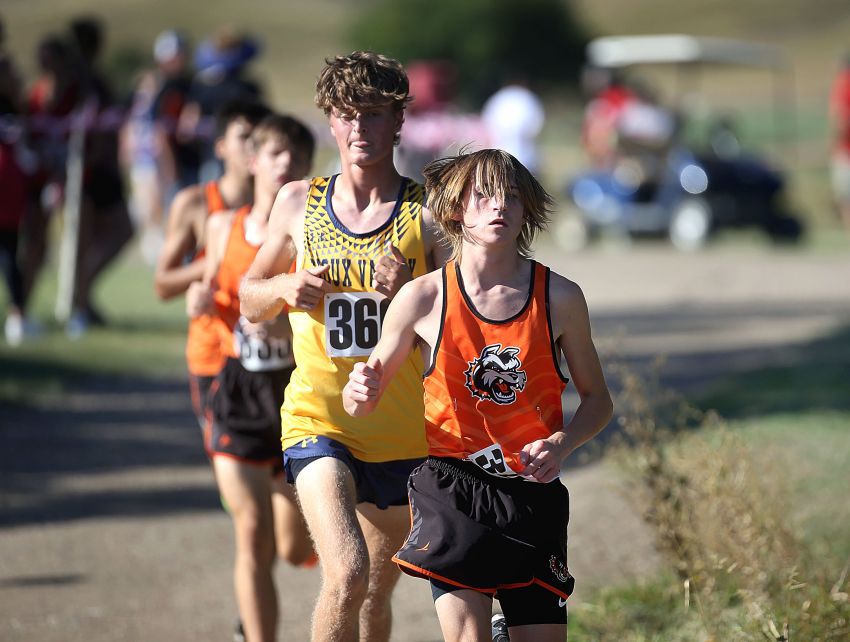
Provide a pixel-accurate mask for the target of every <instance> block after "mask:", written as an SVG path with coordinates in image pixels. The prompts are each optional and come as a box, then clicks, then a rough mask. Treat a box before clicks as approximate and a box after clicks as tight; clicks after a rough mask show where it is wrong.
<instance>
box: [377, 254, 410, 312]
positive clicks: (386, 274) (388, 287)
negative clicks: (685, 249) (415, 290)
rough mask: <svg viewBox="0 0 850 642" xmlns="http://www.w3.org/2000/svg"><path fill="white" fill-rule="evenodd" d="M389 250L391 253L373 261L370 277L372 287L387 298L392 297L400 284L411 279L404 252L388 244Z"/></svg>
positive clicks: (399, 287)
mask: <svg viewBox="0 0 850 642" xmlns="http://www.w3.org/2000/svg"><path fill="white" fill-rule="evenodd" d="M390 251H391V252H392V255H389V254H385V255H384V256H382V257H381V258H379V259H378V260H377V261H376V262H375V274H374V276H373V277H372V287H374V288H375V291H376V292H380V293H381V294H383V295H384V296H386V297H387V298H388V299H391V298H393V297H394V296H395V295H396V293H397V292H398V291H399V290H400V289H401V286H402V285H404V284H405V283H407V282H408V281H412V280H413V274H412V273H411V272H410V266H408V264H407V259H406V258H404V254H402V253H401V251H400V250H399V249H398V248H397V247H396V246H395V245H390Z"/></svg>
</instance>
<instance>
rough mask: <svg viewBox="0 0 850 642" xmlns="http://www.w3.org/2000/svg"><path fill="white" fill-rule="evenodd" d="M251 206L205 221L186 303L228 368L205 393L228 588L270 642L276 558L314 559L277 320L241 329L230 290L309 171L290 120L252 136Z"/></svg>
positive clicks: (307, 141)
mask: <svg viewBox="0 0 850 642" xmlns="http://www.w3.org/2000/svg"><path fill="white" fill-rule="evenodd" d="M251 143H252V150H253V151H252V156H251V161H250V163H251V171H252V173H253V175H254V204H253V206H249V205H245V206H243V207H241V208H239V209H238V210H236V211H235V212H230V213H225V214H220V215H218V216H214V217H212V218H210V219H209V220H208V222H207V230H206V231H207V256H206V259H205V262H206V266H205V273H204V279H203V283H204V286H206V288H207V289H206V290H205V291H202V290H201V288H197V289H195V290H193V291H192V292H190V293H189V295H188V297H187V304H188V307H189V310H190V312H191V313H194V314H198V313H200V312H202V311H205V310H207V309H209V306H210V304H214V310H215V312H214V314H215V316H216V318H217V320H218V321H219V322H220V326H221V328H220V329H221V330H223V331H224V334H223V337H224V339H223V352H224V353H225V354H226V356H227V361H226V362H225V365H224V367H223V369H222V371H221V372H220V373H219V375H218V376H217V377H216V379H215V382H214V383H213V387H212V392H211V400H210V407H211V415H212V422H211V425H210V426H209V427H208V435H207V449H208V452H209V453H210V455H211V457H212V460H213V467H214V469H215V476H216V482H217V483H218V487H219V491H220V492H221V495H222V497H223V498H224V500H225V502H227V506H228V508H229V512H230V515H231V517H232V518H233V525H234V529H235V533H236V564H235V569H234V582H235V586H236V598H237V602H238V605H239V615H240V619H241V622H242V627H243V629H244V632H245V637H246V639H247V640H250V641H251V642H259V641H263V640H267V641H273V640H275V639H276V637H275V634H276V627H277V613H278V608H277V595H276V592H275V586H274V580H273V577H272V567H273V564H274V559H275V549H277V551H276V552H277V555H278V556H280V557H282V558H284V559H286V560H287V561H289V562H291V563H292V564H296V565H297V564H304V563H305V562H308V561H309V560H310V559H311V557H312V556H313V549H312V545H311V543H310V538H309V535H308V533H307V528H306V525H305V524H304V520H303V518H302V517H301V513H300V511H299V509H298V504H297V501H296V499H295V491H294V489H293V488H292V487H291V486H290V485H289V484H287V483H286V482H285V480H284V479H283V465H282V463H283V462H282V460H281V456H280V405H281V403H282V402H283V390H284V387H285V386H286V384H287V382H288V381H289V376H290V374H291V373H292V367H293V365H294V362H293V358H292V349H291V344H292V330H291V328H290V326H289V321H288V319H287V318H286V316H285V315H282V316H279V317H277V318H274V319H271V320H269V321H267V322H264V323H259V324H253V323H249V322H248V321H247V320H246V319H245V318H244V317H242V316H240V313H239V298H238V289H239V282H240V280H241V279H242V276H243V274H244V273H245V270H247V269H248V266H250V265H251V261H253V259H254V256H255V255H256V253H257V250H258V249H259V247H260V245H261V244H262V243H263V241H264V240H265V239H266V236H267V233H268V218H269V213H270V212H271V209H272V203H274V199H275V196H276V195H277V193H278V190H280V188H281V187H283V186H284V185H285V184H287V183H289V182H290V181H293V180H296V179H300V178H302V177H303V176H304V175H305V174H307V172H309V170H310V166H311V165H312V159H313V150H314V147H315V144H314V140H313V135H312V134H311V133H310V131H309V130H308V129H307V128H306V127H305V126H304V125H303V124H301V123H300V122H298V121H297V120H295V119H293V118H290V117H289V116H280V115H269V116H267V117H266V118H264V119H263V120H262V121H260V123H259V124H258V125H257V126H256V127H255V128H254V131H253V133H252V135H251Z"/></svg>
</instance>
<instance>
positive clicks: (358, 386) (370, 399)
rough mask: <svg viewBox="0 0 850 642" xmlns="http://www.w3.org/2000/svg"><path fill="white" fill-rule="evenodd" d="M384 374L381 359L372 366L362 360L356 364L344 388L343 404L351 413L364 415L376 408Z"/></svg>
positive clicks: (357, 415) (355, 415)
mask: <svg viewBox="0 0 850 642" xmlns="http://www.w3.org/2000/svg"><path fill="white" fill-rule="evenodd" d="M383 374H384V369H383V367H382V366H381V362H380V361H376V362H375V365H374V366H373V367H371V368H370V367H369V366H368V365H366V363H365V362H362V361H361V362H358V363H355V364H354V368H353V369H352V370H351V374H349V375H348V383H347V384H345V388H343V389H342V405H343V406H344V407H345V411H346V412H347V413H348V414H349V415H351V416H352V417H362V416H363V415H367V414H369V413H370V412H372V410H374V409H375V405H376V404H377V403H378V393H379V392H380V389H381V376H382V375H383Z"/></svg>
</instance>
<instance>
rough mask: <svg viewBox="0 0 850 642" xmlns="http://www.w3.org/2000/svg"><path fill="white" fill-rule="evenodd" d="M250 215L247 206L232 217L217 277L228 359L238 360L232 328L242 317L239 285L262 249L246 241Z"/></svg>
mask: <svg viewBox="0 0 850 642" xmlns="http://www.w3.org/2000/svg"><path fill="white" fill-rule="evenodd" d="M250 211H251V207H250V206H249V205H246V206H245V207H241V208H239V209H238V210H237V211H236V214H235V215H234V216H233V227H231V228H230V236H229V237H228V239H227V246H226V247H225V250H224V254H223V255H222V257H221V265H220V266H219V268H218V274H217V275H216V285H217V288H216V291H215V295H214V300H215V307H216V311H217V312H218V316H219V317H220V318H221V319H222V320H223V321H224V325H225V327H226V333H225V337H224V341H223V342H222V349H223V350H224V352H225V355H226V356H229V357H235V356H236V354H235V352H234V350H233V328H234V327H235V326H236V322H237V321H239V317H240V312H239V282H240V281H241V280H242V277H243V276H244V275H245V272H247V271H248V268H249V267H251V263H252V262H253V261H254V257H255V256H257V252H258V251H259V249H260V246H259V245H251V244H250V243H248V241H247V240H246V239H245V217H246V216H248V213H249V212H250Z"/></svg>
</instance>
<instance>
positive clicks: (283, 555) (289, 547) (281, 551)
mask: <svg viewBox="0 0 850 642" xmlns="http://www.w3.org/2000/svg"><path fill="white" fill-rule="evenodd" d="M276 550H277V556H278V558H279V559H281V560H283V561H284V562H287V563H289V564H292V566H302V565H304V564H307V563H308V562H310V561H311V560H313V559H315V553H314V552H313V546H312V544H311V543H310V540H309V538H303V539H302V538H299V537H297V536H294V535H284V536H281V535H278V536H277V542H276Z"/></svg>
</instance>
